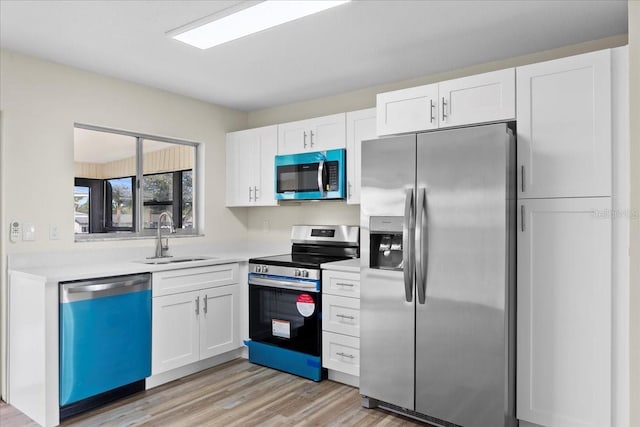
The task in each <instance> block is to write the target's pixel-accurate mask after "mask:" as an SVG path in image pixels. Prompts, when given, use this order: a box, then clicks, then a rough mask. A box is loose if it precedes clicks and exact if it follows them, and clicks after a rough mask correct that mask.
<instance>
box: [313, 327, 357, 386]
mask: <svg viewBox="0 0 640 427" xmlns="http://www.w3.org/2000/svg"><path fill="white" fill-rule="evenodd" d="M322 366H323V367H325V368H328V369H333V370H336V371H340V372H344V373H345V374H350V375H354V376H360V338H355V337H349V336H346V335H340V334H336V333H333V332H323V333H322Z"/></svg>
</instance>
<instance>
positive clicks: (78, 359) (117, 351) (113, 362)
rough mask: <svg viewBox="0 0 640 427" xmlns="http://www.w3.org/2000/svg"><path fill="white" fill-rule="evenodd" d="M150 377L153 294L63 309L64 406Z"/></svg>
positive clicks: (79, 303)
mask: <svg viewBox="0 0 640 427" xmlns="http://www.w3.org/2000/svg"><path fill="white" fill-rule="evenodd" d="M150 375H151V291H150V290H144V291H138V292H131V293H126V294H121V295H112V296H105V297H100V298H95V299H88V300H84V301H75V302H67V303H61V304H60V406H64V405H67V404H70V403H73V402H77V401H79V400H82V399H85V398H87V397H91V396H94V395H97V394H100V393H103V392H105V391H108V390H112V389H114V388H117V387H120V386H123V385H126V384H130V383H132V382H135V381H138V380H141V379H144V378H146V377H148V376H150Z"/></svg>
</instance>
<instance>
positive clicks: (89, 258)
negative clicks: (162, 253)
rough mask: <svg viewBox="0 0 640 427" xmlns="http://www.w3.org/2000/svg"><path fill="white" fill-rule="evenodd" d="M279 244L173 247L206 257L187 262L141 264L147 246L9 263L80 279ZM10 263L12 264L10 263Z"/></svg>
mask: <svg viewBox="0 0 640 427" xmlns="http://www.w3.org/2000/svg"><path fill="white" fill-rule="evenodd" d="M285 247H286V246H283V245H246V246H244V247H238V246H236V247H227V248H220V247H217V248H215V249H213V248H205V247H198V248H176V251H174V253H172V255H173V256H175V257H176V258H181V257H203V258H205V257H206V259H202V260H197V261H188V262H177V263H166V264H145V263H144V261H146V260H147V258H148V255H149V252H150V251H149V250H148V248H145V249H143V250H142V251H140V250H126V249H125V250H120V251H113V250H112V251H108V252H105V251H87V252H88V253H77V252H70V253H57V254H44V253H34V254H27V255H20V256H19V258H18V257H16V259H15V260H14V262H13V263H11V262H10V265H9V272H10V274H18V275H21V276H23V277H24V276H30V277H33V278H39V279H44V280H45V281H46V282H48V283H57V282H63V281H70V280H83V279H90V278H96V277H108V276H119V275H125V274H137V273H154V272H159V271H167V270H178V269H184V268H194V267H206V266H212V265H219V264H229V263H237V262H246V261H248V260H249V258H253V257H260V256H268V255H274V254H278V253H281V252H282V251H283V249H284V248H285ZM12 264H13V265H12Z"/></svg>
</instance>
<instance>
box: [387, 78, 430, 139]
mask: <svg viewBox="0 0 640 427" xmlns="http://www.w3.org/2000/svg"><path fill="white" fill-rule="evenodd" d="M376 110H377V111H376V133H377V134H378V135H379V136H382V135H393V134H397V133H404V132H417V131H421V130H429V129H437V128H438V85H437V84H431V85H425V86H418V87H412V88H408V89H401V90H395V91H392V92H385V93H380V94H378V95H377V97H376Z"/></svg>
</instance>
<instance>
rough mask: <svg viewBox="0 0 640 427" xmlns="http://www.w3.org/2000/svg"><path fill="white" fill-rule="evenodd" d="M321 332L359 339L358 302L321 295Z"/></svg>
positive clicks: (353, 299) (356, 300) (357, 300)
mask: <svg viewBox="0 0 640 427" xmlns="http://www.w3.org/2000/svg"><path fill="white" fill-rule="evenodd" d="M322 330H323V331H330V332H337V333H339V334H345V335H352V336H354V337H359V336H360V300H359V299H357V298H347V297H339V296H335V295H323V296H322Z"/></svg>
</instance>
